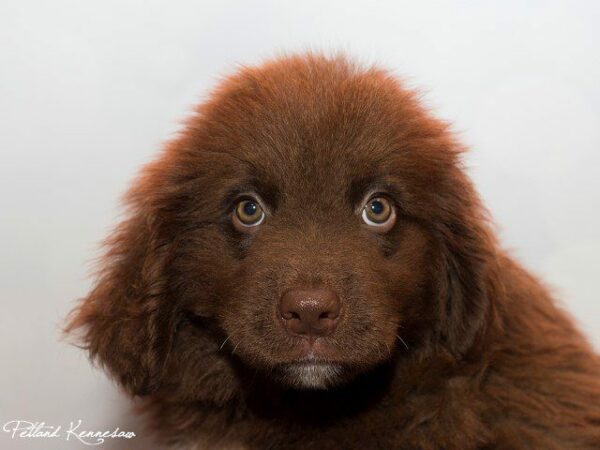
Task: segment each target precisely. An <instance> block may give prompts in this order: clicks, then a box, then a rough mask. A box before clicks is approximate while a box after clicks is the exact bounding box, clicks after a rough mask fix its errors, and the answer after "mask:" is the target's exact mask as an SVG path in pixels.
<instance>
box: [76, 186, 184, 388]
mask: <svg viewBox="0 0 600 450" xmlns="http://www.w3.org/2000/svg"><path fill="white" fill-rule="evenodd" d="M140 181H142V180H140ZM141 186H143V183H140V184H138V187H137V188H136V189H135V190H133V191H131V192H130V193H129V196H128V203H129V204H130V206H131V214H130V218H129V219H127V220H125V221H124V222H122V223H121V224H120V225H119V226H118V227H117V229H116V230H115V232H114V233H113V234H112V235H111V236H110V237H109V238H108V239H107V241H106V242H105V245H106V247H107V251H106V254H105V256H104V257H103V258H102V259H101V261H100V262H101V265H100V270H99V272H98V279H97V282H96V284H95V286H94V287H93V289H92V291H91V292H90V293H89V294H88V295H87V297H85V298H83V299H82V300H81V303H80V304H79V305H78V307H77V308H75V309H74V310H73V311H72V312H71V315H70V319H69V323H68V325H67V329H66V331H67V332H73V331H75V330H78V331H80V332H81V333H82V335H81V339H82V343H83V346H84V347H85V348H86V349H88V351H89V354H90V356H91V358H92V359H94V360H96V361H97V362H99V363H100V364H101V365H102V366H103V367H105V368H106V369H107V370H108V371H109V372H110V373H111V375H112V376H113V377H114V378H115V379H116V380H117V381H119V382H120V383H121V384H122V385H123V386H124V387H125V388H126V389H127V390H128V391H129V392H130V393H132V394H138V395H143V394H146V393H149V392H152V391H154V390H156V389H157V388H158V386H159V385H160V381H161V375H162V373H163V368H164V366H165V363H166V360H167V357H168V354H169V350H170V348H171V342H172V339H173V335H174V331H175V327H176V311H175V306H174V302H172V301H171V302H169V296H168V291H167V290H168V287H169V284H168V279H167V274H166V267H167V263H168V261H169V258H170V243H169V242H166V241H164V240H162V239H161V237H160V236H161V230H160V224H159V221H158V218H157V216H158V214H156V213H155V212H153V209H152V207H151V206H150V205H149V202H148V201H147V200H144V197H145V196H146V199H147V198H148V196H150V194H149V193H148V192H146V191H145V190H144V189H142V188H141Z"/></svg>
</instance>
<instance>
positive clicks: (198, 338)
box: [165, 324, 239, 405]
mask: <svg viewBox="0 0 600 450" xmlns="http://www.w3.org/2000/svg"><path fill="white" fill-rule="evenodd" d="M165 378H166V379H167V380H168V381H167V382H166V383H165V390H166V391H167V395H168V397H169V400H176V401H177V400H179V401H190V400H200V401H208V402H210V403H213V404H216V405H224V404H226V403H227V402H229V401H231V400H232V399H233V398H235V397H236V395H238V391H239V383H238V378H237V376H236V374H235V371H234V368H233V366H232V364H231V361H230V359H229V358H228V356H227V355H226V353H225V352H224V348H223V347H222V346H221V345H220V344H219V342H218V341H217V340H216V337H215V336H213V335H212V334H211V333H209V332H208V330H206V329H202V328H199V327H197V326H195V325H192V324H186V325H184V326H183V327H182V328H181V329H180V330H179V331H178V333H177V336H176V339H175V343H174V346H173V349H172V351H171V354H170V355H169V359H168V365H167V376H166V377H165Z"/></svg>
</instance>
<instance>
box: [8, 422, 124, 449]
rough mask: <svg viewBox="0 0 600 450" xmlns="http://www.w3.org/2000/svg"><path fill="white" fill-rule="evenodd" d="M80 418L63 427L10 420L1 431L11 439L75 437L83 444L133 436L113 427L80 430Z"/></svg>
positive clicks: (97, 443) (71, 438) (95, 443)
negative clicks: (111, 428) (108, 428)
mask: <svg viewBox="0 0 600 450" xmlns="http://www.w3.org/2000/svg"><path fill="white" fill-rule="evenodd" d="M80 427H81V419H79V420H77V422H70V423H69V427H65V428H64V429H63V426H62V425H48V424H46V423H45V422H29V421H27V420H11V421H9V422H6V423H5V424H4V425H3V426H2V431H4V432H5V433H9V435H10V437H11V438H12V439H21V438H23V439H25V438H58V439H64V440H66V441H68V440H75V439H77V440H78V441H79V442H81V443H82V444H85V445H101V444H103V443H104V441H105V440H106V439H115V438H125V439H132V438H134V437H135V433H134V432H133V431H121V430H119V428H118V427H117V428H115V429H114V430H112V431H108V430H106V431H88V430H80V429H79V428H80Z"/></svg>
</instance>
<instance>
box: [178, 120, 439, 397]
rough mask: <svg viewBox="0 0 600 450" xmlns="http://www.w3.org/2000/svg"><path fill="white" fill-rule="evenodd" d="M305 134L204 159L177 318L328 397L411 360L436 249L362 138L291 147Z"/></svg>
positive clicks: (183, 258)
mask: <svg viewBox="0 0 600 450" xmlns="http://www.w3.org/2000/svg"><path fill="white" fill-rule="evenodd" d="M326 120H335V118H334V117H332V118H328V119H326ZM231 125H232V126H235V125H234V124H231ZM251 126H252V127H254V128H258V127H261V128H262V129H263V131H264V132H266V133H269V134H270V135H271V136H273V137H274V131H271V130H269V128H268V125H266V124H264V123H253V124H252V125H251ZM265 128H266V129H265ZM302 132H306V131H305V130H301V129H297V128H296V129H283V130H282V131H281V133H282V135H281V136H279V139H280V140H279V142H277V143H276V144H275V143H273V144H272V145H275V146H276V148H271V147H270V146H269V147H265V148H262V149H261V148H255V147H252V142H251V141H249V142H243V141H242V142H240V141H238V142H237V143H236V144H235V145H231V146H230V147H228V150H227V151H228V152H231V155H232V156H225V155H223V156H219V157H218V158H215V159H214V160H213V161H214V163H213V164H212V165H211V171H212V174H211V178H210V180H209V182H208V183H206V184H205V185H204V187H203V189H201V190H198V191H197V194H195V195H193V196H191V197H190V202H191V203H193V204H194V205H195V206H196V207H198V208H199V211H198V212H199V213H200V214H201V216H198V218H197V219H191V223H190V225H192V224H194V223H199V224H200V223H202V224H203V225H202V226H201V227H200V228H198V229H196V230H193V231H189V233H190V235H195V236H196V239H197V241H198V243H197V244H195V242H196V239H190V240H189V244H185V245H182V246H181V247H180V250H179V251H180V253H179V255H178V257H177V258H176V260H175V262H174V264H175V265H177V266H178V267H180V266H179V265H178V264H181V263H183V262H185V267H181V269H180V270H178V272H179V273H180V274H182V275H183V276H182V278H181V281H180V282H181V283H182V284H190V283H191V285H190V287H189V290H188V291H187V296H186V298H185V309H186V310H187V311H191V312H193V313H194V314H197V315H198V316H203V317H214V319H215V320H216V321H217V322H218V324H219V326H220V327H221V329H222V331H223V336H224V341H223V342H224V343H223V350H227V351H231V352H232V353H234V354H235V355H236V356H237V357H239V358H240V359H241V360H242V361H243V362H245V363H247V364H249V365H252V366H255V367H257V368H261V369H265V370H267V371H269V372H270V373H272V374H273V375H274V376H276V377H278V378H280V379H281V380H283V381H284V382H287V383H291V384H294V385H297V386H302V387H324V386H328V385H330V384H334V383H336V382H338V381H341V380H344V379H345V378H346V377H348V376H351V375H353V374H354V373H356V372H358V371H361V370H365V369H367V368H370V367H372V366H374V365H376V364H378V363H381V362H382V361H384V360H386V359H388V358H390V357H391V354H392V353H394V352H395V351H396V347H397V345H400V346H401V347H402V350H404V351H405V350H406V348H405V345H408V344H407V343H406V341H404V343H402V340H403V339H404V338H406V339H408V336H407V335H406V331H405V330H403V328H404V327H408V326H409V325H410V320H411V319H414V317H412V316H411V315H414V313H415V312H416V311H415V309H418V308H423V307H425V306H426V305H423V292H424V290H425V287H426V286H427V284H428V281H429V278H430V274H429V272H430V270H431V268H432V250H431V248H430V247H431V244H430V242H429V241H430V237H429V236H428V233H427V231H426V229H425V228H424V227H423V226H422V225H421V224H419V223H418V221H416V220H414V219H413V218H411V217H410V216H409V215H408V214H407V213H406V212H405V210H404V209H403V204H404V199H403V197H402V192H403V189H404V188H403V184H402V180H399V179H398V178H396V177H394V176H393V174H392V173H391V171H390V167H389V165H390V163H392V162H393V161H392V158H391V157H389V158H386V157H384V159H383V160H382V161H376V162H374V161H373V155H372V154H371V153H370V152H369V151H368V149H369V148H368V145H369V143H368V142H362V143H357V142H350V143H346V142H344V143H342V142H339V141H337V140H331V141H327V140H326V139H325V138H323V139H319V140H316V141H314V142H312V143H311V144H310V147H295V148H294V145H296V144H295V143H293V142H289V141H288V142H286V139H285V138H286V137H287V135H288V134H292V133H302ZM338 145H342V148H336V146H338ZM241 148H245V149H247V151H248V152H249V153H251V158H252V160H249V159H250V157H249V155H248V154H244V152H243V151H240V149H241ZM286 155H287V156H286ZM319 155H326V156H325V157H322V156H319ZM196 220H197V222H196ZM188 280H189V282H190V283H188ZM201 280H210V281H208V283H210V286H207V285H206V284H205V283H207V281H203V282H202V281H201ZM194 283H199V286H198V287H199V289H197V290H196V289H193V288H192V285H194ZM209 306H210V308H209ZM417 307H418V308H417ZM403 333H404V334H405V336H404V338H403V337H402V334H403Z"/></svg>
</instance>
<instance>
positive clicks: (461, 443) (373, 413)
mask: <svg viewBox="0 0 600 450" xmlns="http://www.w3.org/2000/svg"><path fill="white" fill-rule="evenodd" d="M440 402H442V403H440ZM433 403H436V405H434V404H433ZM461 403H462V402H461ZM452 405H453V406H454V407H453V406H451V404H450V403H448V404H443V400H441V399H439V398H436V400H435V401H433V399H428V400H426V399H423V398H420V399H419V400H418V401H417V400H415V399H413V400H412V401H409V400H407V401H406V402H404V403H397V404H394V405H391V406H390V405H387V407H385V408H374V409H371V410H369V411H367V412H361V413H358V414H356V415H354V416H351V417H346V418H343V419H338V420H335V421H331V422H328V423H327V422H326V421H324V422H323V423H310V424H307V423H303V422H302V421H295V422H294V421H290V420H289V419H287V418H286V419H281V418H277V417H273V418H269V419H265V418H258V417H246V418H245V419H243V420H236V421H233V422H229V423H228V424H224V423H223V424H221V425H220V426H218V427H216V428H215V427H210V428H211V429H209V427H207V426H202V427H201V428H203V432H202V433H201V434H200V435H196V436H195V438H194V439H192V440H191V441H187V445H188V446H183V447H176V448H193V449H223V450H229V449H231V450H234V449H235V450H242V449H243V450H258V449H261V450H263V449H290V450H295V449H298V450H300V449H307V448H308V449H312V448H314V449H320V450H329V449H332V450H333V449H335V450H338V449H342V448H343V449H448V450H452V449H461V450H468V449H471V448H473V449H475V448H481V447H482V446H485V445H486V444H487V443H490V442H492V436H491V432H490V431H489V429H488V427H486V425H485V424H484V423H483V422H482V421H481V420H480V415H479V414H478V412H477V411H475V410H474V409H473V408H470V407H468V405H466V404H462V405H459V404H456V403H454V402H452ZM211 422H212V421H210V420H208V421H206V422H204V424H205V425H208V424H209V423H211ZM212 425H215V422H212ZM216 429H219V430H220V431H218V432H216V431H215V430H216Z"/></svg>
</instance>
